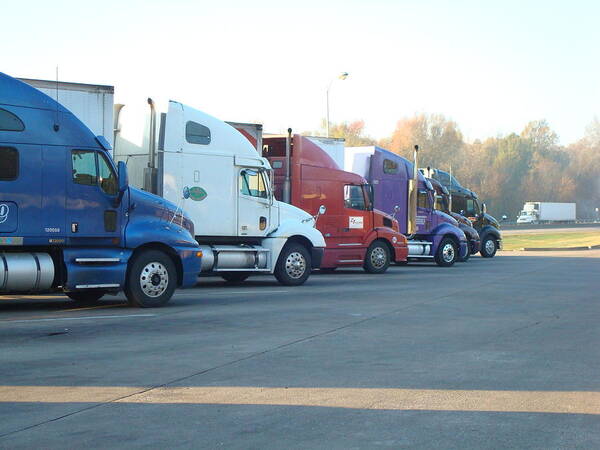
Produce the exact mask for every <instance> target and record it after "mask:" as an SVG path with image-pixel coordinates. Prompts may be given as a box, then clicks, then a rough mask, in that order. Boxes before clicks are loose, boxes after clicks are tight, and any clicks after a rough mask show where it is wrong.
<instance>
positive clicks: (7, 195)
mask: <svg viewBox="0 0 600 450" xmlns="http://www.w3.org/2000/svg"><path fill="white" fill-rule="evenodd" d="M0 214H2V216H1V217H0V293H2V292H36V291H47V290H62V291H64V292H65V293H67V295H69V296H70V297H72V298H74V299H75V300H81V301H86V300H97V299H98V298H100V297H101V296H102V295H104V294H106V293H115V292H118V291H121V290H125V293H126V295H127V297H128V299H129V301H130V302H131V303H133V304H136V305H139V306H160V305H162V304H164V303H166V301H168V300H169V298H170V297H171V296H172V293H173V290H174V289H175V288H176V287H189V286H193V285H195V283H196V279H197V276H198V274H199V272H200V265H201V255H202V253H201V252H200V250H199V247H198V244H197V242H196V241H195V239H194V227H193V224H192V222H191V221H190V219H189V218H188V217H187V215H186V214H185V213H184V212H182V211H181V210H180V209H179V208H177V206H176V205H174V204H173V203H171V202H168V201H166V200H164V199H162V198H160V197H157V196H155V195H152V194H149V193H147V192H144V191H141V190H139V189H136V188H134V187H132V186H129V185H128V180H127V169H126V166H125V164H124V163H119V164H118V166H115V163H114V161H113V160H112V158H111V155H110V146H109V145H108V143H107V142H106V140H105V139H104V138H102V137H96V136H94V135H93V133H92V132H91V131H90V130H89V129H88V128H87V127H86V126H85V125H84V124H83V123H82V122H81V121H80V120H79V119H78V118H77V117H75V116H74V115H73V114H72V113H71V112H69V111H68V110H67V109H65V108H64V107H63V106H62V105H60V104H59V103H57V102H56V101H54V100H53V99H51V98H50V97H48V96H47V95H45V94H43V93H42V92H40V91H38V90H37V89H34V88H33V87H31V86H29V85H27V84H25V83H23V82H21V81H18V80H15V79H14V78H11V77H9V76H7V75H5V74H2V73H0Z"/></svg>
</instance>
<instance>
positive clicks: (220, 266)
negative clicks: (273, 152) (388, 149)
mask: <svg viewBox="0 0 600 450" xmlns="http://www.w3.org/2000/svg"><path fill="white" fill-rule="evenodd" d="M116 106H117V108H116V109H115V117H116V120H115V123H116V127H115V129H116V130H117V132H116V134H115V146H114V155H115V160H122V161H125V162H126V163H127V165H128V172H129V174H130V178H129V181H130V184H132V185H134V186H138V187H140V188H143V189H144V190H146V191H149V192H152V193H155V194H158V195H160V196H162V197H164V198H165V199H167V200H170V201H172V202H173V203H175V204H176V205H177V206H178V208H180V209H182V210H184V211H186V212H187V213H188V214H189V215H190V217H191V219H192V222H193V223H194V226H195V237H196V240H197V241H198V243H199V244H200V245H201V249H202V252H203V256H202V273H203V274H215V275H219V276H221V277H223V278H224V279H225V280H227V281H231V282H240V281H243V280H244V279H246V278H247V277H248V276H250V275H252V274H261V273H262V274H265V273H271V274H274V275H275V277H276V278H277V279H278V280H279V281H280V282H281V283H282V284H286V285H298V284H302V283H303V282H304V281H305V280H306V279H307V278H308V276H309V274H310V271H311V269H313V268H317V267H319V266H320V263H321V259H322V257H323V251H324V248H325V240H324V238H323V236H322V234H321V233H320V232H319V231H318V230H317V229H316V228H315V227H314V225H315V218H314V217H312V216H311V215H309V214H308V213H306V212H304V211H302V210H301V209H299V208H296V207H294V206H292V205H288V204H286V203H283V202H279V201H277V200H276V199H275V198H274V192H273V188H272V184H271V175H272V169H271V166H270V165H269V162H268V160H267V159H266V158H263V157H262V156H261V155H260V154H259V153H257V151H256V149H255V147H254V146H253V145H252V144H251V143H250V141H249V140H248V139H247V137H245V134H246V133H247V132H251V131H252V130H245V131H246V132H245V133H244V135H243V134H242V133H241V132H240V131H238V130H236V129H235V128H234V127H232V126H231V125H229V124H227V123H225V122H223V121H221V120H218V119H216V118H214V117H211V116H209V115H208V114H205V113H203V112H201V111H198V110H196V109H194V108H191V107H189V106H186V105H184V104H182V103H179V102H175V101H168V102H164V104H161V103H155V102H154V101H153V100H151V99H147V101H144V102H142V101H137V102H133V103H131V104H129V103H120V104H119V105H116ZM161 107H162V108H161ZM256 145H258V143H257V144H256Z"/></svg>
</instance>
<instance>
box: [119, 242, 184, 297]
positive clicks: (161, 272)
mask: <svg viewBox="0 0 600 450" xmlns="http://www.w3.org/2000/svg"><path fill="white" fill-rule="evenodd" d="M176 287H177V270H176V269H175V264H174V263H173V260H172V259H171V258H170V257H169V256H168V255H166V254H165V253H163V252H161V251H158V250H144V251H142V252H141V253H139V254H137V255H136V256H135V257H134V259H133V261H131V262H130V264H129V269H128V270H127V278H126V280H125V295H126V296H127V300H128V301H129V304H130V305H132V306H139V307H141V308H156V307H158V306H163V305H165V304H166V303H167V302H168V301H169V300H171V297H172V296H173V292H175V288H176Z"/></svg>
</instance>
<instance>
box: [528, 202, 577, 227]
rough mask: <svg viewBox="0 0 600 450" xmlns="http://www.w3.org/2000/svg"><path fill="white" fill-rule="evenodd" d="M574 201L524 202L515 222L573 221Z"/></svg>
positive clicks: (575, 213)
mask: <svg viewBox="0 0 600 450" xmlns="http://www.w3.org/2000/svg"><path fill="white" fill-rule="evenodd" d="M576 208H577V206H576V204H575V203H552V202H526V203H525V205H523V210H522V211H521V213H520V214H519V217H518V219H517V223H543V222H574V221H575V219H576V218H577V210H576Z"/></svg>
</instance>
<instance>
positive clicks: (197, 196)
mask: <svg viewBox="0 0 600 450" xmlns="http://www.w3.org/2000/svg"><path fill="white" fill-rule="evenodd" d="M207 196H208V194H207V193H206V191H205V190H204V189H202V188H201V187H200V186H192V187H191V188H189V187H187V186H186V187H184V188H183V198H186V199H187V198H190V199H192V200H193V201H195V202H201V201H202V200H204V199H205V198H206V197H207Z"/></svg>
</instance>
